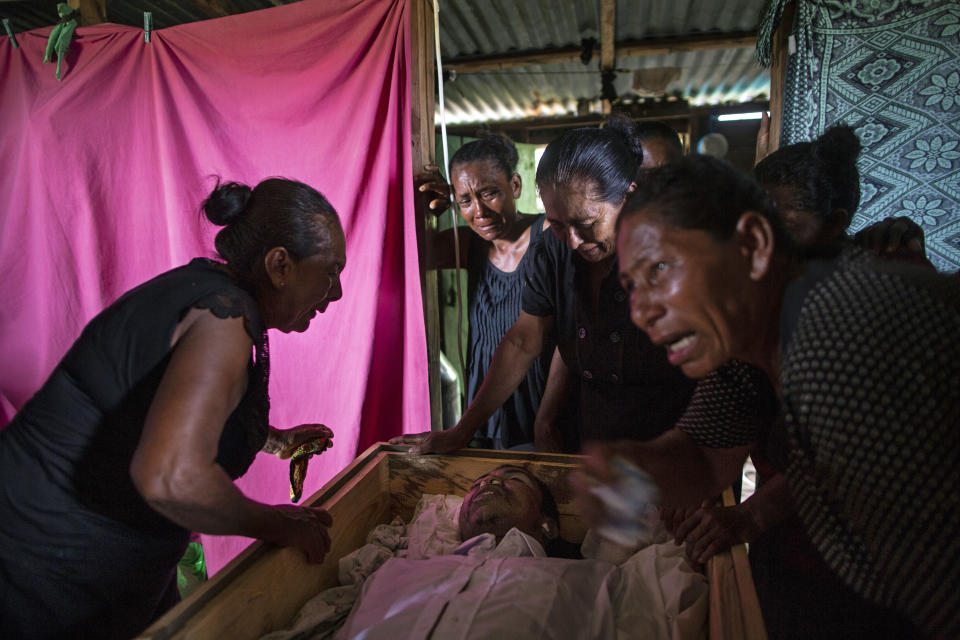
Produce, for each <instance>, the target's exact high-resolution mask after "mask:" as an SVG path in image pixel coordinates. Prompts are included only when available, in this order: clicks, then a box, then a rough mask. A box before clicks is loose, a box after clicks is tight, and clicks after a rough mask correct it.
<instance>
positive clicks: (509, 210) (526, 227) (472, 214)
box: [416, 133, 553, 449]
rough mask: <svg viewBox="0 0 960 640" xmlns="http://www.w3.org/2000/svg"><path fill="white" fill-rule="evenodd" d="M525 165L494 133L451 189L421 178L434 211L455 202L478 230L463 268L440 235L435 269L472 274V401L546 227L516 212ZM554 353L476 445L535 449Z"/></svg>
mask: <svg viewBox="0 0 960 640" xmlns="http://www.w3.org/2000/svg"><path fill="white" fill-rule="evenodd" d="M518 160H519V155H518V153H517V148H516V146H514V144H513V142H511V141H510V140H509V139H508V138H506V137H505V136H502V135H498V134H493V133H488V134H486V135H484V137H483V138H481V139H480V140H475V141H473V142H468V143H467V144H465V145H463V146H462V147H460V148H459V149H457V151H456V153H454V154H453V157H452V158H451V159H450V176H451V184H449V185H448V184H447V183H446V181H444V180H443V177H442V176H441V175H440V173H439V171H438V170H437V168H436V167H434V166H428V167H427V170H428V171H427V173H425V174H421V175H419V176H417V179H416V181H417V189H418V192H420V193H426V194H427V195H428V197H430V199H431V202H430V208H431V209H433V210H435V211H436V212H438V213H439V212H440V211H442V210H444V209H446V207H447V206H448V204H449V203H450V197H451V195H452V196H453V198H454V200H455V201H456V202H457V206H458V207H459V209H460V215H461V216H462V217H463V220H464V222H466V223H467V226H469V227H470V230H471V231H473V233H462V234H459V240H460V247H459V248H460V256H461V263H460V265H457V264H456V255H455V251H454V242H453V230H449V231H445V232H443V233H440V234H438V235H437V239H436V242H435V243H434V251H433V255H434V256H435V257H436V259H435V264H434V265H433V266H434V267H435V268H440V269H452V268H456V267H457V266H461V267H465V268H466V269H467V307H468V339H467V362H466V368H467V370H466V371H465V372H464V374H465V376H466V381H465V385H464V388H465V390H466V396H467V401H468V402H469V401H472V400H473V398H474V396H475V395H476V393H477V391H478V390H479V388H480V385H481V383H482V382H483V378H484V376H485V375H486V372H487V369H488V367H489V366H490V361H491V359H492V358H493V354H494V351H496V348H497V345H498V344H500V340H501V339H502V338H503V336H504V334H505V333H506V332H507V330H508V329H509V328H510V327H511V326H512V325H513V322H514V321H515V320H516V319H517V316H518V315H519V314H520V294H521V291H522V289H523V281H524V279H525V277H526V274H527V272H528V271H529V267H530V264H531V262H532V260H531V257H530V256H531V255H533V249H534V247H536V246H537V245H538V244H539V243H540V238H541V236H542V235H543V231H544V228H545V226H544V217H543V215H525V214H523V213H520V212H519V211H518V210H517V199H518V198H519V197H520V194H521V191H522V189H523V183H522V181H521V179H520V174H519V173H517V162H518ZM552 353H553V347H552V345H546V346H545V347H544V349H543V352H542V354H541V357H537V358H535V359H534V360H533V362H532V364H531V366H530V368H529V370H528V371H527V373H526V375H525V376H524V377H523V378H522V379H521V380H520V381H519V383H518V385H517V387H516V389H515V390H514V391H513V393H512V394H511V395H509V396H508V397H507V398H504V402H503V403H502V405H501V406H499V407H497V408H496V409H495V410H494V411H493V412H492V414H491V415H490V416H489V417H488V418H487V419H486V420H484V421H483V424H481V425H479V426H478V428H477V432H476V436H475V437H474V443H476V444H479V445H480V446H483V447H484V448H494V449H510V448H515V447H531V446H532V443H533V424H534V419H535V418H536V415H537V410H538V409H539V407H540V400H541V397H542V396H543V391H544V386H545V384H546V380H547V370H548V368H549V365H550V360H549V357H550V355H551V354H552ZM469 440H470V439H469V438H468V439H467V441H468V442H469ZM464 444H466V443H464Z"/></svg>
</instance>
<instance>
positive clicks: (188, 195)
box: [0, 0, 429, 570]
mask: <svg viewBox="0 0 960 640" xmlns="http://www.w3.org/2000/svg"><path fill="white" fill-rule="evenodd" d="M51 20H53V17H51ZM49 32H50V29H38V30H36V31H31V32H26V33H20V34H17V39H18V41H19V43H20V49H14V48H13V47H12V46H11V43H10V42H9V40H8V39H7V38H6V37H0V123H2V135H0V201H2V203H3V204H2V206H0V273H2V274H3V278H2V280H0V363H2V364H0V424H6V423H7V422H8V421H9V419H10V417H11V416H12V415H13V411H14V410H16V409H17V408H19V407H21V406H22V405H23V404H24V402H25V401H26V400H27V399H28V398H29V397H30V396H31V394H32V393H33V392H34V391H36V389H37V388H39V387H40V385H41V384H42V383H43V381H44V380H45V378H46V376H47V375H48V374H49V372H50V371H51V370H52V368H53V367H54V366H55V365H56V363H57V362H58V360H59V358H60V357H61V356H62V355H63V354H64V353H65V352H66V350H67V348H69V346H70V344H71V343H72V341H73V340H74V339H75V338H76V337H77V336H78V335H79V333H80V330H81V329H82V328H83V326H84V324H85V323H86V322H87V321H88V320H89V319H90V318H91V317H93V316H94V315H95V314H96V313H97V312H99V311H100V310H101V309H102V308H103V307H105V306H106V305H108V304H109V303H110V302H111V301H112V300H114V299H115V298H117V297H118V296H119V295H120V294H121V293H123V292H124V291H126V290H127V289H129V288H131V287H133V286H134V285H137V284H139V283H140V282H143V281H144V280H147V279H148V278H150V277H152V276H154V275H156V274H158V273H160V272H162V271H165V270H167V269H169V268H171V267H173V266H176V265H180V264H183V263H185V262H187V261H189V260H190V259H191V258H192V257H194V256H210V255H212V254H213V235H214V233H215V231H216V229H217V228H216V227H213V226H212V225H210V224H208V223H206V222H205V220H203V219H202V217H201V216H200V215H199V214H198V205H199V203H200V202H201V201H202V200H203V198H204V197H205V195H206V194H207V193H208V192H209V191H210V189H211V187H212V186H213V180H212V179H211V178H210V176H212V175H219V176H222V177H223V178H224V179H228V180H239V181H243V182H247V183H249V184H255V183H256V182H258V181H259V180H261V179H263V178H265V177H268V176H276V175H279V176H285V177H289V178H295V179H298V180H302V181H304V182H306V183H308V184H310V185H312V186H314V187H316V188H317V189H318V190H320V191H321V192H322V193H323V194H324V195H326V196H327V198H328V199H329V200H330V202H331V203H332V204H333V205H334V207H336V209H337V211H338V212H339V213H340V217H341V220H342V221H343V225H344V228H345V230H346V235H347V267H346V270H345V271H344V274H343V289H344V296H343V299H342V300H341V301H339V302H337V303H334V304H333V305H331V307H330V308H329V310H328V311H327V313H326V314H324V315H322V316H318V317H317V318H316V319H315V320H314V321H313V325H312V326H311V328H310V330H309V331H308V332H307V333H306V334H303V335H290V336H288V335H283V334H278V333H275V332H272V334H271V336H270V341H271V342H270V347H271V363H272V368H273V370H272V378H271V381H270V392H271V398H272V414H271V423H272V424H274V425H276V426H280V427H285V426H294V425H297V424H300V423H304V422H322V423H324V424H327V425H328V426H330V427H331V428H332V429H333V430H334V432H335V433H336V439H335V446H334V448H333V449H332V450H330V451H328V452H327V453H325V454H323V456H321V457H319V458H314V459H313V461H312V463H311V467H310V471H309V473H308V475H307V484H306V487H305V492H304V495H306V496H309V495H310V494H311V493H312V492H313V491H315V490H316V489H318V488H319V487H320V486H321V485H322V484H323V483H324V482H326V481H327V480H328V479H330V478H331V477H332V476H333V475H334V474H335V473H337V472H338V471H340V470H341V469H342V468H343V467H344V466H346V465H347V464H348V463H349V462H350V461H351V460H352V459H353V458H354V456H355V455H356V453H357V448H358V445H361V444H362V445H364V446H365V445H366V444H368V443H370V442H374V441H376V440H380V439H383V438H386V437H389V436H391V435H396V434H398V433H400V432H401V431H419V430H422V429H423V428H426V427H427V425H428V424H429V404H428V394H427V381H426V375H427V374H426V372H427V367H426V351H425V340H424V326H423V315H422V306H421V298H420V295H421V294H420V280H419V274H418V267H417V264H418V263H417V250H416V237H415V229H414V224H413V193H412V187H411V186H410V184H411V180H410V179H409V176H410V175H411V155H410V151H411V150H410V124H409V122H410V112H409V103H410V101H409V57H410V44H409V9H408V6H407V3H406V2H405V0H352V1H348V0H340V1H338V2H329V1H327V0H305V1H303V2H298V3H295V4H290V5H285V6H282V7H277V8H272V9H267V10H263V11H257V12H253V13H247V14H242V15H238V16H233V17H228V18H222V19H217V20H208V21H205V22H198V23H193V24H186V25H181V26H178V27H172V28H169V29H163V30H160V31H154V32H153V34H152V38H151V40H152V41H151V42H150V43H147V42H145V41H144V37H143V31H142V30H140V29H136V28H131V27H124V26H118V25H109V24H107V25H102V26H96V27H86V28H80V29H78V30H77V33H76V36H75V39H74V42H73V44H72V46H71V48H70V52H69V54H68V56H67V57H66V60H65V64H64V75H63V81H62V82H58V81H57V80H56V79H55V78H54V64H53V63H49V64H43V63H42V59H43V50H44V47H45V45H46V39H47V36H48V34H49ZM287 479H288V469H287V464H286V463H285V462H281V461H279V460H276V459H274V458H273V457H272V456H267V455H263V454H261V455H260V456H258V460H257V461H256V462H255V463H254V466H253V467H252V468H251V470H250V471H249V472H248V473H247V475H246V476H244V477H243V478H242V479H241V480H240V481H239V482H238V486H239V487H240V488H241V490H242V491H243V492H244V493H245V494H246V495H248V496H249V497H251V498H253V499H256V500H260V501H264V502H268V503H284V502H289V495H288V493H287V492H288V489H287ZM335 526H336V525H335ZM248 543H249V540H246V539H241V538H216V537H213V538H209V537H208V538H206V539H205V547H206V549H207V553H208V560H209V564H210V567H211V569H212V570H216V569H218V568H220V567H221V566H222V565H223V564H224V563H225V561H227V560H229V559H230V558H231V557H233V555H235V554H236V553H237V552H238V551H239V550H241V549H242V548H243V547H244V546H246V544H248Z"/></svg>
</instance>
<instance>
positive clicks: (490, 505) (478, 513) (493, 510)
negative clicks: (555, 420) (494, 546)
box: [460, 466, 545, 540]
mask: <svg viewBox="0 0 960 640" xmlns="http://www.w3.org/2000/svg"><path fill="white" fill-rule="evenodd" d="M542 505H543V494H542V493H541V491H540V487H539V485H538V484H537V481H536V480H534V478H533V477H532V476H531V475H530V474H529V473H528V472H527V471H526V470H524V469H522V468H520V467H511V466H503V467H500V468H498V469H494V470H493V471H491V472H490V473H487V474H485V475H482V476H480V477H479V478H477V480H476V481H475V482H474V483H473V486H472V487H470V491H469V492H468V493H467V495H466V496H465V497H464V499H463V506H461V507H460V536H461V538H462V539H463V540H468V539H470V538H472V537H474V536H478V535H480V534H482V533H492V534H494V535H495V536H496V537H497V540H500V539H501V538H502V537H503V536H504V535H505V534H506V533H507V532H508V531H509V530H510V529H512V528H514V527H516V528H517V529H519V530H520V531H523V532H524V533H526V534H529V535H532V536H534V537H535V538H537V539H540V540H542V539H543V537H544V531H543V528H542V527H543V522H544V520H545V516H544V515H543V513H542V512H541V508H542Z"/></svg>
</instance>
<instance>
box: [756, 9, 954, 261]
mask: <svg viewBox="0 0 960 640" xmlns="http://www.w3.org/2000/svg"><path fill="white" fill-rule="evenodd" d="M785 4H786V0H771V2H769V3H768V6H767V9H766V11H765V14H764V17H763V20H762V22H761V28H760V34H759V37H758V47H757V55H758V57H759V59H760V61H761V62H762V63H766V64H769V60H770V43H771V42H772V35H773V30H774V29H775V28H776V23H777V21H778V20H779V16H780V13H781V12H782V9H783V6H784V5H785ZM796 15H797V19H796V22H795V28H794V32H793V35H794V37H795V40H796V53H795V54H793V55H791V56H790V57H789V60H788V63H787V77H786V81H785V89H784V107H783V121H782V129H781V138H780V144H781V145H786V144H793V143H795V142H802V141H807V140H812V139H813V138H816V137H817V136H819V135H820V134H821V133H823V131H824V129H826V128H827V127H829V126H830V125H833V124H837V123H844V124H847V125H850V126H852V127H854V130H855V131H856V133H857V135H858V136H859V137H860V142H861V143H862V144H863V147H864V150H863V153H862V154H861V156H860V161H859V163H858V166H859V169H860V176H861V188H862V197H861V201H860V210H859V211H858V212H857V214H856V216H855V217H854V219H853V223H852V225H851V231H856V230H857V229H860V228H862V227H864V226H867V225H868V224H870V223H872V222H875V221H877V220H882V219H884V218H886V217H888V216H897V215H900V216H903V215H906V216H909V217H911V218H912V219H913V220H915V221H916V222H917V223H918V224H919V225H920V226H922V227H923V230H924V233H925V234H926V246H927V254H928V257H929V258H930V260H931V262H933V264H934V265H935V266H936V267H937V268H938V269H940V270H942V271H944V270H949V271H955V270H957V269H958V268H960V3H958V2H957V1H956V0H797V13H796Z"/></svg>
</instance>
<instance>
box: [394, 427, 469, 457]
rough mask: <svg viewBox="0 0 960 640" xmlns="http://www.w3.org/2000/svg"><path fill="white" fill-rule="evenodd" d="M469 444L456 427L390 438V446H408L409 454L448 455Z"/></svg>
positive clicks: (467, 439)
mask: <svg viewBox="0 0 960 640" xmlns="http://www.w3.org/2000/svg"><path fill="white" fill-rule="evenodd" d="M468 442H470V438H464V437H463V435H462V433H461V432H460V431H458V430H457V428H456V427H454V428H453V429H448V430H446V431H425V432H423V433H405V434H403V435H402V436H397V437H395V438H390V444H398V445H409V446H410V453H450V452H451V451H456V450H457V449H462V448H463V447H465V446H467V443H468Z"/></svg>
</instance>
